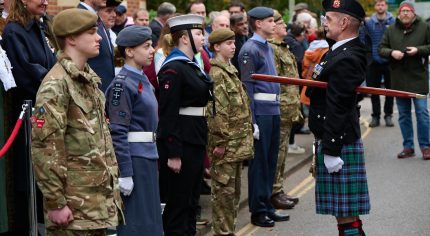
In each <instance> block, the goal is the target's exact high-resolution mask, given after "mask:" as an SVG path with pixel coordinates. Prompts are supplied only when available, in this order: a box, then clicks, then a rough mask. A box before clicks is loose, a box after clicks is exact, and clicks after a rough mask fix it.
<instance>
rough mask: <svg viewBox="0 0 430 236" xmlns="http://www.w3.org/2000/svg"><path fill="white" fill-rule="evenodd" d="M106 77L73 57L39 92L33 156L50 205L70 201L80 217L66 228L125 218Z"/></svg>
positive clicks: (60, 64) (103, 224) (59, 205)
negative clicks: (107, 109) (103, 81)
mask: <svg viewBox="0 0 430 236" xmlns="http://www.w3.org/2000/svg"><path fill="white" fill-rule="evenodd" d="M98 83H100V78H99V77H98V76H97V75H96V74H95V73H94V71H92V70H91V69H90V68H89V66H88V64H87V65H86V66H85V69H84V70H83V71H80V70H79V69H78V68H77V67H76V66H75V64H74V63H73V62H72V61H70V60H69V59H66V58H63V59H60V62H58V63H57V64H55V66H54V67H53V68H52V69H51V70H50V71H49V73H48V74H47V75H46V77H45V78H44V80H43V81H42V84H41V86H40V88H39V91H38V93H37V96H36V104H35V112H34V118H33V120H32V124H33V130H32V158H33V165H34V171H35V174H36V179H37V184H38V186H39V188H40V190H41V191H42V193H43V196H44V207H45V219H46V220H45V223H46V228H48V229H50V228H52V229H56V228H57V226H56V225H55V224H53V223H52V222H50V221H49V220H47V217H46V213H47V210H52V209H58V208H62V207H64V206H65V205H67V206H68V207H69V208H70V209H71V210H72V212H73V217H74V220H73V221H72V222H71V223H70V224H69V225H67V226H63V227H62V229H68V230H88V229H100V228H106V227H111V226H116V225H118V223H120V222H122V219H123V216H122V211H121V207H122V201H121V198H120V194H119V185H118V165H117V162H116V158H115V153H114V150H113V145H112V139H111V136H110V132H109V127H108V123H107V120H106V118H105V115H104V106H105V105H104V104H105V97H104V95H103V93H102V92H101V91H100V90H99V89H98Z"/></svg>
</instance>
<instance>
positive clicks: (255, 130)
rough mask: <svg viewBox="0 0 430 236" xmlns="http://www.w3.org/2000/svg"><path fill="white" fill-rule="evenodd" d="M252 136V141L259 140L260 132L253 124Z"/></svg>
mask: <svg viewBox="0 0 430 236" xmlns="http://www.w3.org/2000/svg"><path fill="white" fill-rule="evenodd" d="M252 135H253V136H254V139H257V140H259V139H260V130H259V129H258V125H257V124H254V133H253V134H252Z"/></svg>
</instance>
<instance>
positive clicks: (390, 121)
mask: <svg viewBox="0 0 430 236" xmlns="http://www.w3.org/2000/svg"><path fill="white" fill-rule="evenodd" d="M385 125H386V126H387V127H393V126H394V123H393V119H392V117H391V116H386V117H385Z"/></svg>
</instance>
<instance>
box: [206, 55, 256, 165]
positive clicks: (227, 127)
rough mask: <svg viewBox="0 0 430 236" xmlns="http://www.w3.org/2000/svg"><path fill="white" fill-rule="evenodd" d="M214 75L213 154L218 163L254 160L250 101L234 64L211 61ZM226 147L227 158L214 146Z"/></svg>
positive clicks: (211, 133) (209, 124)
mask: <svg viewBox="0 0 430 236" xmlns="http://www.w3.org/2000/svg"><path fill="white" fill-rule="evenodd" d="M211 66H212V67H211V70H210V72H209V74H210V76H211V77H212V78H213V80H214V95H215V107H216V115H215V116H212V103H208V109H207V110H208V112H209V114H208V126H209V144H208V146H209V149H208V152H209V156H210V157H211V158H212V163H213V164H214V165H217V164H223V163H228V162H237V161H242V160H246V159H250V158H251V157H252V156H253V154H254V151H253V146H254V143H253V142H254V139H253V136H252V117H251V110H250V107H249V104H250V101H249V98H248V96H247V94H246V90H245V89H244V88H243V85H242V82H241V81H240V80H239V78H238V77H237V70H236V68H235V67H234V66H233V65H232V64H227V63H225V62H221V61H220V60H217V59H212V60H211ZM216 146H218V147H225V148H226V152H225V154H224V156H223V157H221V158H219V157H215V156H213V155H212V151H213V149H214V148H215V147H216Z"/></svg>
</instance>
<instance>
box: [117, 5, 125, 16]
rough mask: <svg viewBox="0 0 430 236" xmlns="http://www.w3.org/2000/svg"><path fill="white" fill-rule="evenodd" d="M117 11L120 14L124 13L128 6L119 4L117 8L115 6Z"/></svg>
mask: <svg viewBox="0 0 430 236" xmlns="http://www.w3.org/2000/svg"><path fill="white" fill-rule="evenodd" d="M115 12H116V13H119V14H121V15H122V14H124V13H126V12H127V8H126V7H125V6H124V5H118V6H117V7H116V8H115Z"/></svg>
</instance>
